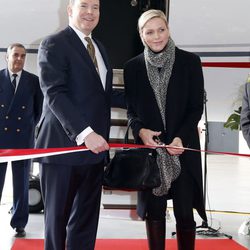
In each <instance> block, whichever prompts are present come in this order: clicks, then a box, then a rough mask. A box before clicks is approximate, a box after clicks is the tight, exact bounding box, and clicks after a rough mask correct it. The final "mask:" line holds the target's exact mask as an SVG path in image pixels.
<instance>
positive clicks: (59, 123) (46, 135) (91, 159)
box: [36, 0, 122, 250]
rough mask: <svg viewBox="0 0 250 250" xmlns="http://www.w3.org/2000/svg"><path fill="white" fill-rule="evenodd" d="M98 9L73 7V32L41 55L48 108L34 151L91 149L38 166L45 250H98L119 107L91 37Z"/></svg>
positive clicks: (94, 2)
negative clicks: (113, 111)
mask: <svg viewBox="0 0 250 250" xmlns="http://www.w3.org/2000/svg"><path fill="white" fill-rule="evenodd" d="M99 8H100V2H99V0H75V1H74V0H71V1H70V2H69V5H68V9H67V11H68V16H69V27H67V28H66V29H64V30H62V31H60V32H59V33H57V34H54V35H51V36H49V37H47V38H46V39H44V41H43V42H42V43H41V45H40V48H39V52H38V65H39V76H40V84H41V88H42V91H43V94H44V98H45V100H44V108H43V114H42V118H41V120H40V123H39V125H38V135H37V143H36V145H37V147H38V148H54V147H72V146H77V145H82V144H83V143H84V144H85V145H86V147H87V148H88V149H89V150H88V151H85V152H82V153H79V152H78V153H72V154H65V155H60V156H52V157H44V158H41V159H38V161H39V162H40V163H41V164H40V166H41V168H40V173H41V185H42V194H43V199H44V204H45V249H46V250H51V249H53V250H59V249H60V250H63V249H65V244H66V249H67V250H73V249H84V250H93V249H94V246H95V239H96V232H97V226H98V217H99V209H100V198H101V188H102V179H103V168H104V164H105V162H106V161H107V156H108V150H109V145H108V143H107V140H108V136H109V130H110V107H111V103H112V102H113V101H114V100H112V96H113V94H112V93H113V90H112V69H111V67H110V65H109V63H108V58H107V55H106V52H105V50H104V47H103V46H102V44H101V43H100V42H99V41H98V40H96V39H93V38H92V36H91V33H92V31H93V29H94V28H95V27H96V25H97V24H98V21H99V15H100V12H99ZM86 37H88V38H87V39H85V38H86ZM88 39H90V40H91V41H92V42H88V41H87V40H88ZM90 43H92V44H90ZM91 46H94V50H95V52H94V53H93V47H92V49H91V51H92V52H91V51H90V53H89V52H88V48H89V47H91ZM118 98H119V96H118ZM120 102H121V103H122V101H120ZM114 103H115V102H114Z"/></svg>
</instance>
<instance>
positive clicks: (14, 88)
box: [11, 74, 18, 93]
mask: <svg viewBox="0 0 250 250" xmlns="http://www.w3.org/2000/svg"><path fill="white" fill-rule="evenodd" d="M12 76H13V77H14V78H13V80H12V82H11V84H12V87H13V93H15V90H16V78H17V76H18V75H17V74H13V75H12Z"/></svg>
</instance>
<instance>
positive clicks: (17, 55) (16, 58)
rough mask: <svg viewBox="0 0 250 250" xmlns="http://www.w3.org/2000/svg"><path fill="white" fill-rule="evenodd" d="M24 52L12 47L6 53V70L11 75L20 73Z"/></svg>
mask: <svg viewBox="0 0 250 250" xmlns="http://www.w3.org/2000/svg"><path fill="white" fill-rule="evenodd" d="M25 57H26V52H25V49H24V48H21V47H13V48H12V49H11V50H10V51H8V52H7V55H6V61H7V63H8V69H9V70H11V71H12V72H13V73H17V72H19V71H21V70H22V69H23V67H24V63H25Z"/></svg>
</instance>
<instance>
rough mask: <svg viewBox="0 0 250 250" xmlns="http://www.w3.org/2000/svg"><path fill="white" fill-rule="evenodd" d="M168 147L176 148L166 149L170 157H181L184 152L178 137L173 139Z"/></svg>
mask: <svg viewBox="0 0 250 250" xmlns="http://www.w3.org/2000/svg"><path fill="white" fill-rule="evenodd" d="M168 146H170V147H176V148H167V151H168V153H169V154H170V155H181V154H182V153H183V152H184V149H183V144H182V140H181V138H179V137H175V138H174V139H173V141H172V142H171V143H170V144H169V145H168Z"/></svg>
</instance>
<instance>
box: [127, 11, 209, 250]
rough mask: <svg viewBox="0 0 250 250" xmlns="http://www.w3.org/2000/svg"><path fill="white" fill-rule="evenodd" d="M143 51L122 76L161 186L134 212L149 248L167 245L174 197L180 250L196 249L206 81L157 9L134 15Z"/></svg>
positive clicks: (143, 196)
mask: <svg viewBox="0 0 250 250" xmlns="http://www.w3.org/2000/svg"><path fill="white" fill-rule="evenodd" d="M138 29H139V33H140V37H141V40H142V43H143V44H144V52H143V53H142V54H140V55H138V56H136V57H135V58H133V59H131V60H130V61H128V62H127V63H126V65H125V68H124V81H125V90H126V98H127V105H128V119H129V120H130V121H131V123H132V130H133V134H134V137H135V141H136V142H137V143H141V144H145V145H150V146H157V143H158V141H159V140H160V141H161V142H163V143H165V144H167V145H170V146H174V148H167V149H157V162H158V166H159V169H160V173H161V186H160V187H158V188H155V189H153V190H152V191H143V192H139V193H138V206H137V211H138V214H139V216H140V217H141V218H142V219H145V220H146V229H147V235H148V242H149V249H150V250H164V249H165V230H166V229H165V225H166V223H165V217H166V208H167V200H168V199H172V200H173V207H174V215H175V219H176V232H177V241H178V249H179V250H193V249H194V248H195V230H196V223H195V220H194V216H193V208H196V209H197V211H198V213H199V215H200V216H201V218H202V219H203V220H204V221H207V218H206V213H205V209H204V203H203V191H202V168H201V154H200V153H199V152H190V151H184V150H183V147H186V146H188V147H191V148H195V149H200V144H199V136H198V129H197V125H198V122H199V120H200V119H201V116H202V113H203V93H204V82H203V74H202V67H201V62H200V59H199V57H198V56H196V55H195V54H192V53H190V52H187V51H183V50H181V49H179V48H177V47H176V46H175V43H174V41H173V40H172V39H171V37H170V32H169V27H168V22H167V19H166V16H165V14H164V13H163V12H162V11H160V10H153V9H152V10H148V11H146V12H144V13H143V14H142V15H141V17H140V18H139V20H138Z"/></svg>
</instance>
